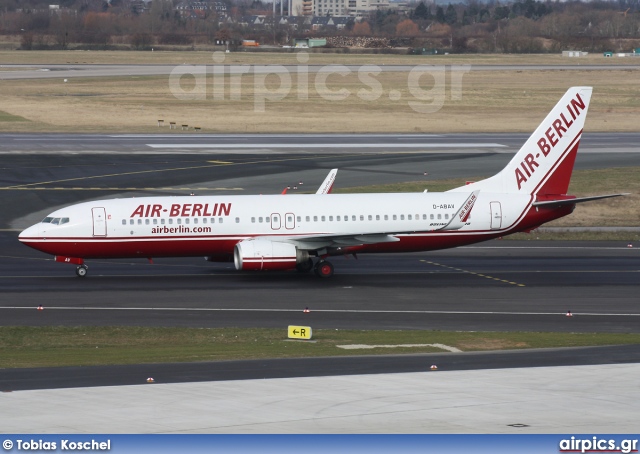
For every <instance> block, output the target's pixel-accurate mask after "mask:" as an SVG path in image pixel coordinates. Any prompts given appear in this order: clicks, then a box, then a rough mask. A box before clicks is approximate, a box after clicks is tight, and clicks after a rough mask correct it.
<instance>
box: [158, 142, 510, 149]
mask: <svg viewBox="0 0 640 454" xmlns="http://www.w3.org/2000/svg"><path fill="white" fill-rule="evenodd" d="M146 145H147V146H148V147H150V148H223V149H224V148H506V145H502V144H499V143H440V144H437V143H424V144H419V143H326V144H325V143H261V144H258V143H255V144H248V143H157V144H154V143H148V144H146Z"/></svg>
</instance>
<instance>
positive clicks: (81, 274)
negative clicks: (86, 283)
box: [76, 265, 89, 277]
mask: <svg viewBox="0 0 640 454" xmlns="http://www.w3.org/2000/svg"><path fill="white" fill-rule="evenodd" d="M88 270H89V267H88V266H87V265H80V266H79V267H77V268H76V274H77V275H78V277H85V276H86V275H87V271H88Z"/></svg>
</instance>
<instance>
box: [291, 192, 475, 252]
mask: <svg viewBox="0 0 640 454" xmlns="http://www.w3.org/2000/svg"><path fill="white" fill-rule="evenodd" d="M479 192H480V191H479V190H477V191H473V192H472V193H471V194H470V195H469V197H467V199H466V200H465V201H464V203H463V204H462V205H461V206H460V208H459V209H458V211H457V212H456V213H455V214H454V215H453V217H452V218H451V220H450V221H449V222H448V223H447V224H446V225H443V226H440V227H437V228H432V229H431V231H442V230H459V229H461V228H462V227H464V225H465V224H466V222H467V220H468V219H469V216H470V215H471V210H472V209H473V205H474V204H475V202H476V200H477V199H478V193H479ZM425 230H426V231H428V230H429V229H424V230H423V229H421V230H420V232H424V231H425ZM415 233H418V231H417V230H412V231H390V232H376V233H359V234H348V235H345V234H339V233H326V234H317V235H310V236H306V237H291V238H287V240H286V241H287V242H289V243H292V244H295V245H296V246H297V247H298V248H300V249H305V250H310V251H313V250H319V249H324V248H333V247H348V246H361V245H363V244H376V243H393V242H397V241H400V239H399V238H397V237H396V235H410V234H415Z"/></svg>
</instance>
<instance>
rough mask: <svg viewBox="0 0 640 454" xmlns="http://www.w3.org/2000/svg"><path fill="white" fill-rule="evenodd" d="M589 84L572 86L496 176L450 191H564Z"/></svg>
mask: <svg viewBox="0 0 640 454" xmlns="http://www.w3.org/2000/svg"><path fill="white" fill-rule="evenodd" d="M591 90H592V88H591V87H572V88H570V89H569V90H567V92H566V93H565V95H564V96H563V97H562V99H561V100H560V101H559V102H558V103H557V104H556V106H555V107H554V108H553V110H552V111H551V112H550V113H549V114H548V115H547V117H546V118H545V119H544V121H543V122H542V123H540V126H538V128H537V129H536V130H535V132H534V133H533V134H532V135H531V136H530V137H529V139H528V140H527V142H526V143H525V144H524V145H523V146H522V148H520V151H518V153H516V155H515V156H514V157H513V159H512V160H511V161H510V162H509V164H507V166H506V167H505V168H504V169H503V170H502V171H501V172H500V173H498V174H497V175H495V176H493V177H491V178H488V179H486V180H482V181H478V182H476V183H472V184H470V185H467V186H463V187H460V188H456V189H453V191H456V192H460V191H466V192H468V191H473V190H476V189H481V190H482V191H486V192H501V193H509V194H541V195H547V194H566V192H567V189H568V187H569V180H570V179H571V172H572V171H573V163H574V161H575V158H576V153H577V152H578V146H579V144H580V138H581V137H582V129H583V127H584V122H585V119H586V117H587V110H588V109H589V101H590V100H591Z"/></svg>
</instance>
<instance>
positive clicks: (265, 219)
mask: <svg viewBox="0 0 640 454" xmlns="http://www.w3.org/2000/svg"><path fill="white" fill-rule="evenodd" d="M220 219H222V218H220ZM264 222H266V223H269V222H271V218H270V217H269V216H267V217H266V218H264ZM276 222H277V220H276Z"/></svg>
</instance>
